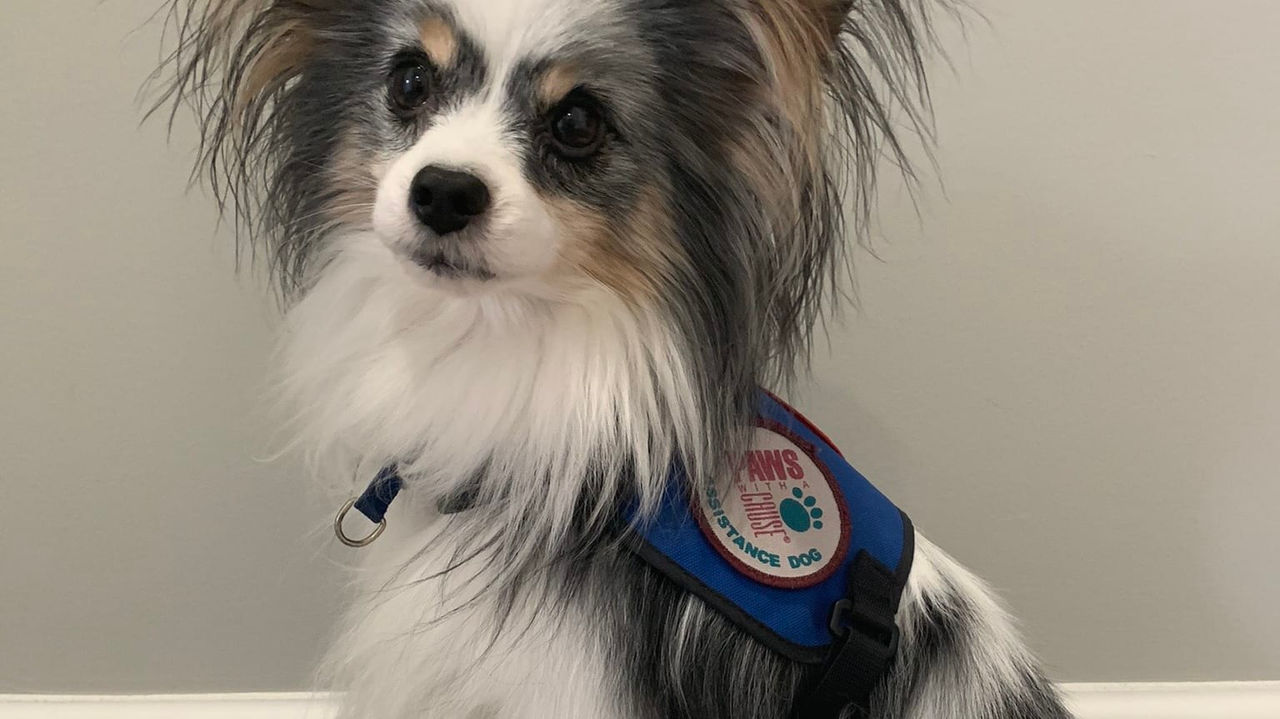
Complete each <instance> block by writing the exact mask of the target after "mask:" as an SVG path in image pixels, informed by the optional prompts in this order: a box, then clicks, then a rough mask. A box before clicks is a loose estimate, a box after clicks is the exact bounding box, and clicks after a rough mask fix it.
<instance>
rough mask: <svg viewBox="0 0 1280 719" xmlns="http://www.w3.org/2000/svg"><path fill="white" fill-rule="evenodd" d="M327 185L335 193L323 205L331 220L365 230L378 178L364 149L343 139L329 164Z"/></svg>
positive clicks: (369, 217)
mask: <svg viewBox="0 0 1280 719" xmlns="http://www.w3.org/2000/svg"><path fill="white" fill-rule="evenodd" d="M329 186H330V187H331V188H333V190H334V192H335V196H334V198H333V200H332V201H331V202H329V203H328V205H327V206H326V208H325V216H326V219H328V220H329V221H330V222H332V223H334V224H337V225H342V226H343V227H345V228H348V229H365V228H369V227H370V226H371V223H372V221H373V205H374V202H375V201H376V199H377V195H378V180H377V178H376V177H375V176H374V174H373V171H372V169H371V168H370V165H369V157H368V155H367V153H366V152H364V151H363V150H361V149H360V148H359V147H358V146H356V145H355V144H354V143H352V142H351V141H350V139H349V138H347V139H344V140H343V143H342V146H341V147H340V148H339V149H338V151H337V153H335V154H334V158H333V164H331V165H330V166H329Z"/></svg>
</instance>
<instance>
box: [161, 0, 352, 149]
mask: <svg viewBox="0 0 1280 719" xmlns="http://www.w3.org/2000/svg"><path fill="white" fill-rule="evenodd" d="M334 1H335V0H172V4H171V5H170V7H169V17H168V23H169V28H170V29H171V30H173V31H174V32H175V35H176V37H177V46H176V47H175V48H174V49H173V51H172V53H171V54H170V55H169V57H168V58H167V61H166V62H165V63H164V67H162V69H161V71H159V72H158V73H157V79H164V80H166V81H167V83H168V84H167V85H165V86H164V90H163V93H162V95H161V97H160V98H159V102H158V103H157V104H158V105H159V104H167V103H168V102H171V101H172V102H175V103H183V102H186V103H189V104H191V105H192V106H193V107H194V108H195V110H196V111H197V113H198V114H199V115H200V119H201V121H202V128H203V129H204V130H205V131H206V140H212V139H214V138H211V137H208V136H207V133H208V131H210V130H218V131H220V132H224V133H225V132H243V131H245V130H248V129H251V128H252V126H253V125H254V124H255V122H256V121H257V120H258V119H259V118H260V116H261V114H262V111H263V109H264V105H265V104H266V103H269V102H270V101H271V99H272V98H273V97H274V96H275V95H276V94H278V93H279V92H280V91H281V90H283V89H284V88H285V87H286V86H287V85H288V84H289V82H290V81H291V80H293V79H294V78H295V77H297V76H298V74H299V73H300V72H301V71H302V69H303V68H304V67H305V65H306V61H307V58H308V57H309V56H310V54H311V53H312V52H313V51H314V48H315V45H316V37H315V33H316V27H317V26H316V22H317V18H318V16H319V15H320V14H321V13H322V12H323V11H324V10H325V8H326V7H327V6H329V5H332V4H333V3H334Z"/></svg>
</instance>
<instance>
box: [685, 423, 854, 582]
mask: <svg viewBox="0 0 1280 719" xmlns="http://www.w3.org/2000/svg"><path fill="white" fill-rule="evenodd" d="M698 505H699V507H698V510H697V511H696V512H695V513H694V514H695V515H696V516H697V518H698V524H699V525H700V526H701V527H702V532H703V534H705V535H706V536H707V538H708V539H709V540H710V542H711V545H712V546H713V547H715V548H716V551H718V552H719V553H720V555H721V556H722V557H724V558H725V559H726V560H728V562H729V563H730V564H731V565H733V568H734V569H736V570H738V571H739V572H742V573H743V574H746V575H747V576H749V577H751V578H752V579H755V580H756V581H758V582H761V583H762V584H767V585H769V586H772V587H784V588H791V589H795V588H803V587H811V586H813V585H815V584H818V583H820V582H822V581H824V580H825V579H827V578H828V577H830V576H831V574H832V573H833V572H835V571H836V569H837V568H839V567H840V564H841V562H842V561H843V560H844V555H845V554H846V552H848V549H849V512H848V509H847V508H846V507H845V505H844V497H843V495H842V494H841V492H840V488H839V485H837V484H836V482H835V480H834V479H833V478H832V477H831V474H830V472H829V471H828V470H827V468H826V467H825V466H823V465H822V463H820V462H818V461H817V459H816V452H815V451H814V448H813V447H812V446H811V445H810V444H809V443H808V442H805V441H804V440H803V439H801V438H800V437H797V436H795V435H794V434H792V433H791V432H789V431H788V430H787V429H786V428H785V427H783V426H782V425H779V424H774V423H764V424H762V425H761V426H757V427H756V429H755V432H754V434H753V435H752V439H751V449H750V450H748V451H747V453H746V456H745V457H743V458H742V463H741V468H740V469H739V470H738V472H737V475H736V476H735V477H734V479H733V482H732V484H730V485H729V486H727V487H719V488H709V489H707V490H706V492H705V493H704V494H703V496H701V497H700V498H699V502H698Z"/></svg>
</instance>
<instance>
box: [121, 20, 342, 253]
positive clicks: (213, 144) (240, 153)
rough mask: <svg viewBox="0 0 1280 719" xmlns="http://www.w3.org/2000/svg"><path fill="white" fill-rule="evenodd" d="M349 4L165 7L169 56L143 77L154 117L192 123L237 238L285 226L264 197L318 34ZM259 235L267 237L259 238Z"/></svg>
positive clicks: (284, 148) (205, 170) (199, 169)
mask: <svg viewBox="0 0 1280 719" xmlns="http://www.w3.org/2000/svg"><path fill="white" fill-rule="evenodd" d="M349 2H350V0H169V5H168V14H167V16H166V17H165V39H166V40H168V41H169V42H170V43H172V44H170V45H169V47H168V48H167V49H168V50H169V52H168V55H167V56H166V57H165V59H164V61H163V62H162V63H161V66H160V67H159V68H158V69H157V70H156V71H155V72H154V73H153V74H152V76H151V77H150V78H149V79H148V83H147V88H146V91H147V92H148V94H150V96H151V98H152V99H153V105H152V107H151V112H150V113H149V115H150V114H163V115H165V116H167V118H168V121H169V125H170V127H172V126H173V125H174V123H175V121H176V119H177V117H178V114H179V113H180V112H183V111H185V110H188V109H189V110H190V111H191V112H192V113H193V114H194V115H195V125H196V129H197V131H198V133H199V143H200V145H199V155H198V160H197V163H196V166H195V168H194V171H193V173H192V174H193V179H194V178H195V177H196V176H200V175H203V176H204V177H206V178H207V179H208V181H209V187H210V190H211V191H212V193H213V196H214V198H215V199H216V200H217V201H218V203H219V205H220V207H221V208H222V209H223V210H224V211H226V212H229V213H230V214H233V215H234V216H235V219H236V224H237V228H238V229H242V230H245V232H244V233H242V234H238V235H237V239H239V238H240V237H247V238H249V239H254V235H255V234H256V231H257V230H258V229H259V228H271V227H274V226H277V225H279V224H280V223H281V213H280V212H279V211H278V207H277V206H276V205H275V204H272V203H273V202H274V203H278V202H280V201H283V200H280V199H279V198H277V199H275V200H271V199H267V198H269V197H270V196H273V195H282V194H284V193H271V192H269V191H268V186H270V185H271V184H272V183H273V182H275V181H276V180H275V179H274V178H275V176H276V175H275V172H276V170H277V169H278V168H279V167H280V166H281V165H282V163H283V162H285V161H286V159H287V158H285V157H284V156H283V155H284V154H285V153H287V152H288V148H289V145H288V143H287V142H285V141H283V140H282V135H284V134H285V133H287V132H288V129H289V125H288V119H287V118H288V116H289V113H288V112H285V111H284V110H283V109H282V108H285V107H287V106H288V105H289V103H290V102H291V101H293V99H294V96H295V95H296V93H295V92H294V88H296V87H297V86H298V79H299V78H300V77H301V76H303V75H304V74H305V72H306V69H307V67H308V66H309V65H310V62H311V60H312V58H313V56H314V54H315V52H316V51H317V48H318V46H319V41H320V32H321V30H322V29H323V28H327V27H330V24H331V23H332V22H333V19H332V14H333V13H334V12H336V11H338V10H340V9H341V7H342V6H343V5H345V4H347V3H349ZM263 234H269V233H268V232H264V233H263ZM237 256H239V254H238V253H237Z"/></svg>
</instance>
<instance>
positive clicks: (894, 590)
mask: <svg viewBox="0 0 1280 719" xmlns="http://www.w3.org/2000/svg"><path fill="white" fill-rule="evenodd" d="M900 597H901V588H900V583H899V582H898V581H897V580H896V578H895V577H894V573H893V571H892V570H890V569H889V568H888V567H885V566H884V565H883V564H881V563H880V562H877V561H876V560H875V559H874V558H873V557H872V556H871V555H870V554H868V553H867V552H866V551H865V550H863V551H861V552H859V553H858V556H857V557H856V558H855V559H854V561H853V566H852V567H850V569H849V579H848V583H847V589H846V596H845V598H844V599H842V600H840V601H839V602H837V603H836V606H835V607H834V608H832V611H831V633H832V634H833V635H835V636H836V637H837V641H836V643H835V645H834V646H833V647H832V649H831V654H830V656H829V657H828V658H827V661H826V663H825V664H824V665H823V667H822V669H821V670H820V671H821V673H820V674H819V676H818V677H817V679H816V681H814V682H813V683H812V684H811V685H810V686H809V688H808V690H807V691H805V692H803V693H802V694H801V699H800V701H799V702H797V705H796V711H795V712H794V715H793V716H794V719H838V718H839V717H840V715H841V712H843V711H844V710H845V709H846V708H848V707H849V706H855V707H857V708H859V709H860V710H861V711H862V713H863V714H865V713H866V712H867V711H868V709H869V705H870V702H871V692H872V691H874V690H875V688H876V686H877V685H879V683H880V680H881V679H883V678H884V676H885V674H887V673H888V671H889V668H890V667H891V666H892V665H893V660H894V657H895V656H896V655H897V653H898V625H897V624H896V623H895V622H894V615H896V614H897V612H898V600H899V598H900ZM855 716H857V715H855Z"/></svg>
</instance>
